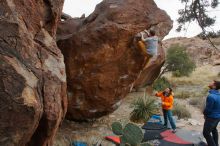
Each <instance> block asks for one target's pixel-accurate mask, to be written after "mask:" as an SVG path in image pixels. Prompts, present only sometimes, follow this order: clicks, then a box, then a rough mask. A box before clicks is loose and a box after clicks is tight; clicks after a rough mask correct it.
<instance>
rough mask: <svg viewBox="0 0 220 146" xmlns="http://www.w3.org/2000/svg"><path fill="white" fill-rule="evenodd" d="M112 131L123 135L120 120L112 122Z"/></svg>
mask: <svg viewBox="0 0 220 146" xmlns="http://www.w3.org/2000/svg"><path fill="white" fill-rule="evenodd" d="M112 131H113V133H114V134H115V135H122V134H123V129H122V124H121V123H119V122H114V123H112Z"/></svg>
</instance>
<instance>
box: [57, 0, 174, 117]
mask: <svg viewBox="0 0 220 146" xmlns="http://www.w3.org/2000/svg"><path fill="white" fill-rule="evenodd" d="M150 28H154V29H155V30H156V31H157V34H158V36H159V37H160V38H161V39H162V38H163V37H164V36H165V35H166V34H167V33H168V32H169V30H170V29H171V28H172V21H171V20H170V17H169V16H168V15H167V14H166V13H165V12H164V11H162V10H160V9H159V8H158V7H157V6H156V4H155V3H154V1H153V0H117V1H116V0H104V1H103V2H101V3H100V4H98V5H97V6H96V9H95V11H94V12H93V13H92V14H91V15H90V16H88V17H87V18H84V17H81V18H72V19H69V18H68V19H66V20H64V21H63V22H62V23H60V25H59V27H58V31H57V32H58V33H57V39H58V40H57V42H58V46H59V48H60V49H61V51H62V52H63V54H64V61H65V64H66V71H67V88H68V105H69V106H68V111H67V118H68V119H71V120H85V119H93V118H97V117H100V116H102V115H105V114H107V113H110V112H112V111H114V110H115V109H116V108H117V107H118V106H119V105H120V103H121V100H122V99H123V98H124V97H125V96H126V95H127V94H128V92H129V91H130V90H131V88H132V87H133V85H134V81H135V80H136V79H137V78H138V76H139V74H140V72H141V70H142V69H143V64H144V56H142V55H141V53H140V52H139V51H138V49H137V48H135V45H134V44H133V38H134V36H135V35H136V34H137V33H138V32H140V31H143V30H144V29H150ZM161 52H162V53H161V57H159V58H158V62H160V63H157V64H156V68H157V69H153V70H152V69H149V71H150V73H149V74H148V75H147V76H149V77H150V76H154V74H158V72H159V70H160V67H161V63H162V62H163V61H164V53H163V50H161ZM148 80H151V81H152V79H151V77H150V78H148Z"/></svg>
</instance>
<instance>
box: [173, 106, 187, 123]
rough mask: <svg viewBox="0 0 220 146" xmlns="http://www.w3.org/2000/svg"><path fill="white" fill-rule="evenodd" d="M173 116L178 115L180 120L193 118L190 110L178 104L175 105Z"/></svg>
mask: <svg viewBox="0 0 220 146" xmlns="http://www.w3.org/2000/svg"><path fill="white" fill-rule="evenodd" d="M173 115H176V116H177V117H178V118H179V119H188V118H191V113H190V112H189V110H188V109H187V108H186V107H185V106H184V105H182V104H178V103H176V104H175V105H174V108H173Z"/></svg>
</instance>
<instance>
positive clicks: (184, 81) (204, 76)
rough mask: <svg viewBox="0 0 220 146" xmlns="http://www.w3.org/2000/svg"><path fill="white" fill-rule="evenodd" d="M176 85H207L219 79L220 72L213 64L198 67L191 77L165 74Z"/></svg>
mask: <svg viewBox="0 0 220 146" xmlns="http://www.w3.org/2000/svg"><path fill="white" fill-rule="evenodd" d="M165 76H166V77H167V78H168V80H169V81H170V82H171V83H172V84H175V85H204V86H205V85H207V84H208V83H210V81H212V80H214V79H218V78H219V77H218V72H216V71H214V70H213V68H212V66H211V65H206V66H202V67H198V68H196V70H195V71H194V72H193V73H192V74H191V75H190V76H189V77H173V76H172V74H171V73H168V74H166V75H165Z"/></svg>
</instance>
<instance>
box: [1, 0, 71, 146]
mask: <svg viewBox="0 0 220 146" xmlns="http://www.w3.org/2000/svg"><path fill="white" fill-rule="evenodd" d="M62 6H63V0H54V1H50V0H28V1H26V0H12V1H11V0H10V1H8V0H1V2H0V145H1V146H52V141H53V138H54V136H55V134H56V131H57V129H58V127H59V124H60V122H61V120H62V119H63V118H64V115H65V113H66V109H67V98H66V73H65V65H64V59H63V55H62V53H61V51H60V50H59V49H58V47H57V45H56V41H55V37H56V36H55V34H56V30H57V23H58V21H59V19H60V15H61V11H62Z"/></svg>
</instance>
